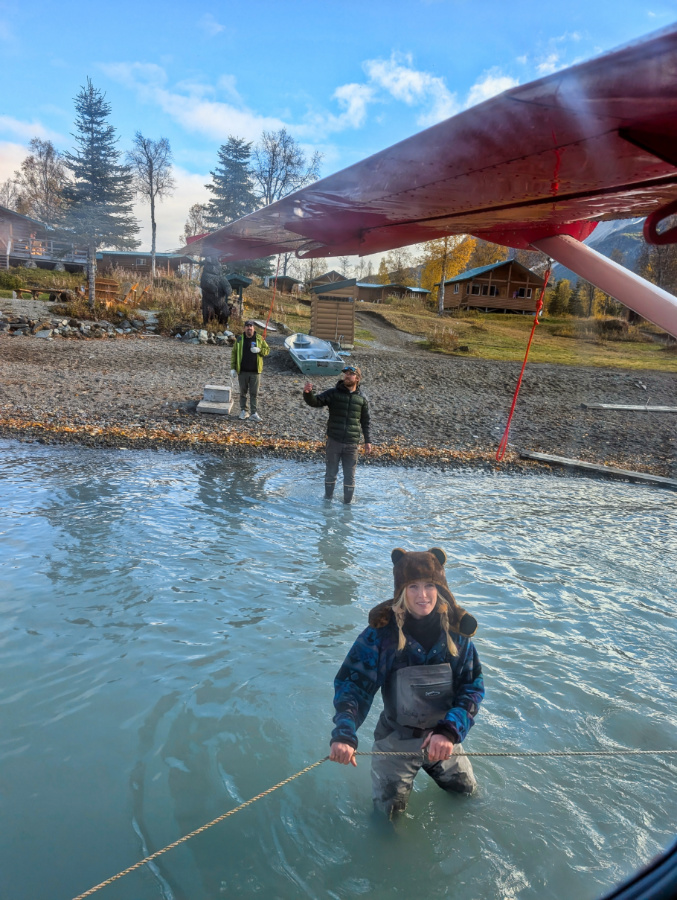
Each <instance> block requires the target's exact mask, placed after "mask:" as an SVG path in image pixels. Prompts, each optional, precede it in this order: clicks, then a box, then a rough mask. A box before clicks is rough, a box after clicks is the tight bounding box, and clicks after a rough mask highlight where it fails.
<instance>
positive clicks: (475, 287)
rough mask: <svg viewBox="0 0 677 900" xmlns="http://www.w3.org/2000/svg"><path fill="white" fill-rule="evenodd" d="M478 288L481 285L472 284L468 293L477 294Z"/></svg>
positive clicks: (479, 288)
mask: <svg viewBox="0 0 677 900" xmlns="http://www.w3.org/2000/svg"><path fill="white" fill-rule="evenodd" d="M480 290H481V285H479V284H473V286H472V287H471V289H470V293H471V294H475V296H479V293H480Z"/></svg>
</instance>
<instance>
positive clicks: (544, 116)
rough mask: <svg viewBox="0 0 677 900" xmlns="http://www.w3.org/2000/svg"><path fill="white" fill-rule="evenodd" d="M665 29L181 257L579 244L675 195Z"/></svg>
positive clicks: (340, 175) (673, 31)
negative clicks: (556, 240)
mask: <svg viewBox="0 0 677 900" xmlns="http://www.w3.org/2000/svg"><path fill="white" fill-rule="evenodd" d="M676 167H677V27H676V26H673V27H671V28H669V29H666V30H665V31H662V32H659V33H658V34H655V35H653V36H651V37H649V38H647V39H645V40H642V41H638V42H636V43H634V44H631V45H630V46H627V47H624V48H622V49H620V50H616V51H614V52H612V53H609V54H606V55H604V56H601V57H599V58H598V59H594V60H591V61H590V62H586V63H583V64H581V65H578V66H574V67H572V68H570V69H566V70H564V71H562V72H557V73H556V74H554V75H550V76H548V77H547V78H543V79H541V80H539V81H535V82H532V83H531V84H527V85H524V86H523V87H517V88H514V89H512V90H510V91H507V92H506V93H504V94H501V95H500V96H498V97H495V98H493V99H491V100H487V101H486V102H485V103H482V104H480V105H479V106H476V107H474V108H472V109H469V110H466V111H465V112H462V113H460V114H459V115H457V116H454V117H453V118H451V119H447V120H446V121H444V122H441V123H440V124H439V125H434V126H433V127H432V128H428V129H426V130H425V131H422V132H420V133H419V134H416V135H414V136H413V137H411V138H408V139H407V140H404V141H401V142H400V143H399V144H395V145H394V146H392V147H389V148H388V149H387V150H383V151H382V152H380V153H377V154H375V155H374V156H371V157H369V158H368V159H365V160H364V161H362V162H360V163H357V164H356V165H353V166H350V167H349V168H347V169H344V170H343V171H341V172H337V173H336V174H335V175H331V176H329V177H328V178H323V179H322V180H321V181H316V182H315V183H314V184H312V185H310V186H309V187H306V188H303V189H302V190H300V191H297V192H296V193H294V194H290V195H289V196H288V197H285V198H284V199H283V200H280V201H278V202H277V203H273V204H272V205H270V206H267V207H265V208H264V209H260V210H258V211H257V212H255V213H252V214H251V215H249V216H245V217H244V218H242V219H239V220H238V221H236V222H232V223H230V224H229V225H226V226H225V227H223V228H220V229H219V230H218V231H215V232H213V233H211V234H209V235H207V236H205V237H203V238H202V239H201V240H199V241H198V242H197V243H196V244H191V247H190V250H191V252H196V251H198V252H200V251H201V252H202V253H203V254H208V253H210V252H212V253H217V254H218V255H221V256H223V257H228V258H231V259H232V258H237V259H242V258H255V257H261V256H266V255H269V254H274V253H283V252H288V251H296V252H297V254H298V255H299V256H343V255H349V254H358V255H365V254H369V253H376V252H381V251H385V250H390V249H392V248H394V247H401V246H406V245H408V244H414V243H420V242H422V241H427V240H430V239H432V238H436V237H440V236H442V235H446V234H466V233H468V234H474V235H478V236H480V237H483V238H486V239H487V240H494V241H496V242H498V243H504V244H508V245H511V246H527V245H528V244H529V243H531V241H533V240H537V239H539V238H543V237H548V236H550V235H555V234H571V235H573V236H575V237H577V238H579V239H582V238H584V237H586V236H587V234H589V233H590V231H592V229H593V228H594V224H595V223H596V222H597V221H600V220H602V219H614V218H629V217H634V216H646V215H648V214H649V213H651V212H653V211H655V210H657V209H658V208H660V207H662V206H664V205H665V204H667V203H669V202H671V201H674V200H676V199H677V168H676Z"/></svg>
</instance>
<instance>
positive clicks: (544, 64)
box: [536, 51, 563, 75]
mask: <svg viewBox="0 0 677 900" xmlns="http://www.w3.org/2000/svg"><path fill="white" fill-rule="evenodd" d="M562 65H563V64H562V63H560V60H559V53H555V52H554V51H553V52H552V53H550V54H548V56H546V57H545V59H544V60H542V61H541V62H540V63H539V64H538V65H537V66H536V71H537V72H538V74H539V75H550V74H551V73H552V72H556V71H557V70H558V69H561V68H562Z"/></svg>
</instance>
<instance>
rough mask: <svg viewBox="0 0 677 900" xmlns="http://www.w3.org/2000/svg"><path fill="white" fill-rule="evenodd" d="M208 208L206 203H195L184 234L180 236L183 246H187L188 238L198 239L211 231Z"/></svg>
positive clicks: (184, 228)
mask: <svg viewBox="0 0 677 900" xmlns="http://www.w3.org/2000/svg"><path fill="white" fill-rule="evenodd" d="M207 208H208V207H207V204H206V203H193V205H192V206H191V208H190V209H189V210H188V218H187V219H186V224H185V225H184V226H183V234H181V235H179V240H180V241H181V243H182V244H187V243H188V238H192V237H196V236H197V235H198V234H205V233H206V232H208V231H209V225H208V224H207Z"/></svg>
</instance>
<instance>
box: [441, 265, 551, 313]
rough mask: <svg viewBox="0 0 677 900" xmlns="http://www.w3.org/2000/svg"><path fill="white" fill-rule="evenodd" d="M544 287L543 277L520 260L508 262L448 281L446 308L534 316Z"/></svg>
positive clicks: (456, 276) (474, 270) (446, 281)
mask: <svg viewBox="0 0 677 900" xmlns="http://www.w3.org/2000/svg"><path fill="white" fill-rule="evenodd" d="M439 286H440V282H439V281H438V282H437V283H436V285H435V287H436V288H438V289H439ZM542 287H543V279H542V278H541V276H540V275H537V274H536V273H535V272H533V271H532V270H531V269H527V267H526V266H523V265H522V264H521V263H519V262H517V260H514V259H504V260H502V261H501V262H496V263H492V264H491V265H489V266H480V267H479V268H477V269H468V271H467V272H461V274H460V275H455V276H454V277H453V278H447V279H445V282H444V308H445V309H458V308H459V307H462V308H463V309H483V310H484V311H485V312H523V313H530V312H531V313H532V312H535V310H536V301H537V300H538V295H539V292H540V290H541V288H542Z"/></svg>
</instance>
